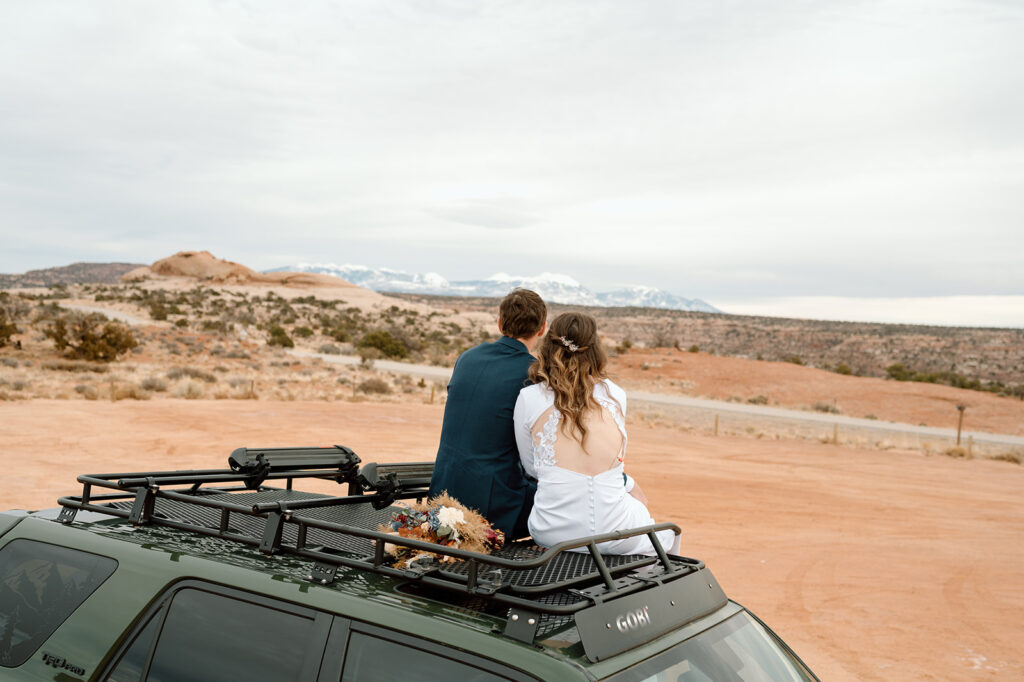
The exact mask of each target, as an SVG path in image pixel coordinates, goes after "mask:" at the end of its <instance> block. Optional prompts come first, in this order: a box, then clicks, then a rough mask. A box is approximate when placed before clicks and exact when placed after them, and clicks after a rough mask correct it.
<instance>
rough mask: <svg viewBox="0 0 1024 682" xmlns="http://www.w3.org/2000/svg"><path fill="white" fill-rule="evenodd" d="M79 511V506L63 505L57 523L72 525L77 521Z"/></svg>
mask: <svg viewBox="0 0 1024 682" xmlns="http://www.w3.org/2000/svg"><path fill="white" fill-rule="evenodd" d="M77 513H78V508H77V507H63V508H61V510H60V514H58V515H57V523H63V524H64V525H66V526H70V525H71V524H72V523H74V522H75V514H77Z"/></svg>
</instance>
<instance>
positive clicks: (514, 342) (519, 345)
mask: <svg viewBox="0 0 1024 682" xmlns="http://www.w3.org/2000/svg"><path fill="white" fill-rule="evenodd" d="M495 343H500V344H501V345H503V346H508V347H509V348H511V349H512V350H517V351H521V352H523V353H527V354H529V352H530V351H529V350H528V349H527V348H526V344H525V343H523V342H522V341H520V340H519V339H513V338H512V337H511V336H503V337H501V338H500V339H498V340H497V341H495Z"/></svg>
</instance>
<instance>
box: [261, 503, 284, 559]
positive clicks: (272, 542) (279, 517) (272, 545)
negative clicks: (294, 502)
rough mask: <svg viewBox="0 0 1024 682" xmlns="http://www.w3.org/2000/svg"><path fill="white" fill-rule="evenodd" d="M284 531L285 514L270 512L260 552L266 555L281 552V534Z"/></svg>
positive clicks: (264, 527) (264, 528)
mask: <svg viewBox="0 0 1024 682" xmlns="http://www.w3.org/2000/svg"><path fill="white" fill-rule="evenodd" d="M283 530H284V514H282V513H281V512H270V513H269V514H267V523H266V525H265V526H263V538H262V539H261V540H260V551H261V552H263V553H264V554H276V553H278V552H279V551H281V532H282V531H283Z"/></svg>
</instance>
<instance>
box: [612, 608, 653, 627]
mask: <svg viewBox="0 0 1024 682" xmlns="http://www.w3.org/2000/svg"><path fill="white" fill-rule="evenodd" d="M650 624H651V614H650V613H648V612H647V607H646V606H645V607H643V608H642V609H636V610H635V611H629V612H627V613H624V614H622V615H620V616H617V617H616V618H615V627H617V628H618V629H619V632H629V631H630V630H639V629H640V628H643V627H647V626H648V625H650Z"/></svg>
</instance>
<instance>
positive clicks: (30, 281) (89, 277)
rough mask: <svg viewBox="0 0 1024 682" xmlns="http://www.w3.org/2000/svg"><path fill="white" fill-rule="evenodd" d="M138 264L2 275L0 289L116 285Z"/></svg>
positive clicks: (74, 266)
mask: <svg viewBox="0 0 1024 682" xmlns="http://www.w3.org/2000/svg"><path fill="white" fill-rule="evenodd" d="M138 267H139V264H138V263H72V264H71V265H62V266H61V267H57V268H44V269H42V270H29V271H27V272H24V273H22V274H18V275H5V274H0V289H7V288H10V289H15V288H21V287H52V286H59V285H62V284H114V283H116V282H117V281H119V280H120V278H121V276H122V275H124V274H125V273H126V272H129V271H131V270H134V269H136V268H138Z"/></svg>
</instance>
